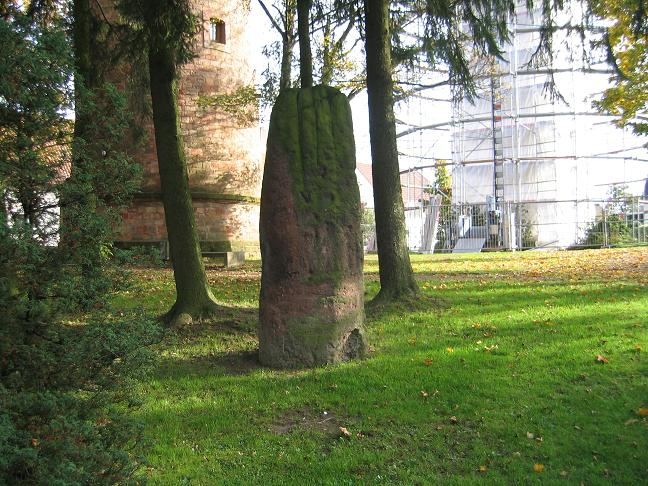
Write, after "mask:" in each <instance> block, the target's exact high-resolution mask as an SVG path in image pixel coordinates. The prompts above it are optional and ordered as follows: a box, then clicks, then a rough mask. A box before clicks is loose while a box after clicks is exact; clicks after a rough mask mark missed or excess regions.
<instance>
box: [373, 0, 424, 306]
mask: <svg viewBox="0 0 648 486" xmlns="http://www.w3.org/2000/svg"><path fill="white" fill-rule="evenodd" d="M365 29H366V40H365V51H366V56H367V97H368V100H369V136H370V141H371V159H372V175H373V186H374V187H373V188H374V205H375V214H376V240H377V244H378V260H379V264H380V292H379V293H378V295H377V296H376V298H375V299H374V300H375V301H376V302H387V301H392V300H397V299H400V298H402V297H406V296H408V295H412V294H413V293H416V292H417V285H416V282H415V280H414V276H413V273H412V265H411V263H410V259H409V252H408V249H407V238H406V234H407V233H406V226H405V209H404V206H403V196H402V189H401V183H400V174H399V166H398V148H397V145H396V122H395V117H394V94H393V82H392V63H391V51H390V34H389V2H388V1H387V0H365Z"/></svg>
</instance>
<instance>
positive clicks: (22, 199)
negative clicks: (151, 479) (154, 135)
mask: <svg viewBox="0 0 648 486" xmlns="http://www.w3.org/2000/svg"><path fill="white" fill-rule="evenodd" d="M12 5H13V3H12V2H10V3H9V4H2V5H0V13H2V15H3V22H0V43H1V44H2V45H3V46H5V49H6V52H11V56H3V57H2V58H0V112H2V114H3V119H2V125H1V126H0V309H2V320H1V321H0V484H36V485H38V484H43V485H66V484H75V485H76V484H88V485H90V484H92V485H95V484H125V483H133V482H137V481H139V479H138V477H137V472H138V471H139V468H140V464H141V459H140V458H139V457H138V455H137V452H136V451H137V448H138V447H139V444H140V442H141V440H140V439H141V429H140V428H139V427H138V426H137V424H135V423H134V422H133V420H132V418H131V416H130V414H129V411H130V409H131V408H132V406H133V405H134V403H133V401H132V388H133V383H134V380H136V379H138V378H141V376H142V375H143V374H145V373H147V372H148V370H150V368H151V366H152V364H153V355H152V353H151V352H150V351H149V350H148V348H147V346H148V345H149V344H150V343H152V342H154V341H156V340H157V339H158V333H159V330H158V328H157V326H156V325H155V324H154V323H152V322H148V321H146V320H144V319H142V318H138V319H133V320H132V321H129V322H113V321H112V320H111V319H110V318H108V317H106V319H105V322H85V323H83V322H81V323H79V322H75V324H70V323H69V322H68V321H69V320H70V317H74V318H75V319H78V316H80V315H83V314H82V313H81V311H83V310H85V309H96V308H99V307H103V306H105V301H106V298H107V294H108V293H109V292H111V291H112V290H114V289H115V288H116V286H117V285H118V284H120V283H121V282H122V276H121V274H120V272H119V271H117V269H116V268H115V267H114V266H113V265H111V261H110V259H109V258H107V256H108V255H107V254H106V252H105V251H104V250H105V248H107V247H108V246H109V245H110V244H111V241H112V240H113V239H114V234H113V231H112V228H115V227H116V226H117V223H118V221H119V219H118V218H119V213H120V211H121V210H123V208H124V206H125V205H126V204H127V203H128V201H129V198H130V197H131V195H132V192H133V190H134V189H135V187H137V175H138V170H137V167H136V166H135V165H134V164H133V162H132V161H131V160H130V159H129V158H128V157H127V156H126V155H125V154H124V152H123V151H122V150H120V148H119V147H120V145H121V144H122V141H123V140H124V139H125V138H126V132H127V130H128V128H129V118H128V115H127V111H126V110H125V102H124V99H123V97H122V96H121V95H120V94H119V93H118V92H117V90H116V89H115V88H114V87H111V86H109V85H106V86H104V87H102V88H99V89H96V90H94V91H93V92H87V93H86V92H84V93H76V96H74V95H73V93H71V92H70V90H71V79H72V72H73V62H72V56H71V52H70V43H69V39H68V38H67V32H68V30H67V27H68V26H67V24H66V20H65V19H61V18H57V17H56V15H54V16H53V17H47V20H42V21H41V20H37V19H35V18H33V17H30V16H29V15H27V14H25V13H24V11H23V9H22V8H20V7H16V8H14V7H12ZM3 73H11V76H4V75H3ZM72 99H76V103H77V104H76V106H75V107H74V108H75V110H76V111H78V110H81V109H83V110H87V111H89V112H92V114H93V115H94V116H93V117H92V119H93V120H95V122H94V123H95V125H93V126H92V127H87V128H89V129H88V130H86V132H87V133H88V134H89V135H90V138H91V140H89V141H84V140H81V139H80V138H79V137H73V134H72V129H73V127H72V124H71V123H70V121H69V120H67V119H66V118H65V116H64V114H65V111H66V110H69V109H71V102H72ZM72 153H74V159H75V163H74V164H72V166H73V170H72V176H71V177H69V178H68V179H65V178H64V177H63V175H64V174H65V172H66V170H65V169H66V167H68V168H69V166H70V159H71V158H72V156H71V154H72ZM57 202H60V204H57ZM59 206H60V210H61V212H63V214H64V217H63V222H64V223H65V224H64V228H63V230H61V225H60V224H59V223H60V222H59V213H58V207H59ZM59 241H61V243H60V244H57V243H58V242H59Z"/></svg>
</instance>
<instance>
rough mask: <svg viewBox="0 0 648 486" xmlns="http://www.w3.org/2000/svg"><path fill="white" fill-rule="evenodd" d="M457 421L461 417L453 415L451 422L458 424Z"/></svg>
mask: <svg viewBox="0 0 648 486" xmlns="http://www.w3.org/2000/svg"><path fill="white" fill-rule="evenodd" d="M457 422H459V419H457V417H455V416H454V415H453V416H452V417H450V423H451V424H456V423H457Z"/></svg>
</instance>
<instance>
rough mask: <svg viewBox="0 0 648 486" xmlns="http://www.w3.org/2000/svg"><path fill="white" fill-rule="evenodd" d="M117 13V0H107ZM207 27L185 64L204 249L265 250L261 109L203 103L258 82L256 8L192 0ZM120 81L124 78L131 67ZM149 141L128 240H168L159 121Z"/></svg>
mask: <svg viewBox="0 0 648 486" xmlns="http://www.w3.org/2000/svg"><path fill="white" fill-rule="evenodd" d="M99 3H100V4H101V6H102V11H103V13H105V14H106V15H108V16H109V17H111V18H115V17H116V16H117V13H116V12H115V9H114V4H115V1H114V0H100V2H99ZM191 4H192V8H193V11H194V13H195V14H196V15H197V17H198V19H199V23H200V29H199V31H198V33H197V36H196V39H195V40H196V42H195V43H194V47H195V54H196V57H195V58H194V59H193V60H192V61H191V62H189V63H188V64H186V65H184V66H183V67H182V69H181V75H180V81H179V86H178V88H179V95H178V106H179V110H180V114H179V116H180V124H181V128H182V135H183V141H184V145H185V152H186V157H187V167H188V172H189V187H190V190H191V196H192V199H193V206H194V211H195V215H196V225H197V230H198V236H199V239H200V242H201V245H202V247H203V250H211V251H224V250H245V251H248V252H251V253H258V251H259V232H258V226H259V198H260V192H261V178H262V171H263V170H262V161H261V139H260V129H259V123H258V116H257V115H256V114H255V113H256V110H257V108H256V107H255V106H251V107H249V109H250V112H253V111H254V113H252V116H251V117H237V116H235V115H233V114H229V113H228V112H227V111H225V110H223V109H219V108H218V107H217V106H216V107H209V108H204V107H201V106H200V105H199V101H200V97H201V96H205V95H225V94H231V93H234V92H235V91H236V90H237V89H239V88H244V87H248V86H252V85H254V83H255V79H254V71H253V67H252V65H251V55H250V52H249V42H248V14H249V8H248V6H246V5H245V2H239V1H238V0H192V2H191ZM117 76H120V78H119V81H121V80H122V79H123V78H124V75H123V73H122V74H121V75H120V74H117ZM144 128H145V130H146V132H147V133H148V141H147V144H146V146H145V147H144V148H143V149H140V150H137V151H135V152H134V154H133V155H134V157H135V159H136V160H137V161H138V162H139V163H140V164H142V167H143V169H144V180H143V183H142V187H141V188H140V191H139V192H138V193H137V194H136V197H135V200H134V202H133V204H132V206H131V207H130V208H129V209H128V211H127V212H126V213H125V214H124V215H123V224H122V226H121V233H120V243H123V244H160V243H163V242H165V241H166V239H167V230H166V225H165V219H164V208H163V205H162V197H161V196H162V194H161V187H160V176H159V172H158V163H157V155H156V149H155V138H154V136H153V129H152V123H151V122H150V123H148V124H147V126H145V127H144Z"/></svg>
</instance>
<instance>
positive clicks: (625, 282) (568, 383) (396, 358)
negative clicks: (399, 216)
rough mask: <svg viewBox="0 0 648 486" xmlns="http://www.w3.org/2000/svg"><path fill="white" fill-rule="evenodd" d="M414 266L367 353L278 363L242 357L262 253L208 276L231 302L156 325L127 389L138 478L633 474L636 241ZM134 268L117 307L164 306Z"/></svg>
mask: <svg viewBox="0 0 648 486" xmlns="http://www.w3.org/2000/svg"><path fill="white" fill-rule="evenodd" d="M412 259H413V266H414V269H415V271H416V274H417V278H418V280H419V284H420V287H421V298H420V299H419V300H418V301H417V302H412V303H409V304H408V305H401V306H394V307H390V308H384V309H381V310H379V311H372V312H371V313H370V315H369V316H368V318H367V329H368V336H369V338H370V341H371V345H372V347H373V351H372V353H371V355H370V357H369V358H368V359H366V360H364V361H361V362H352V363H346V364H342V365H339V366H331V367H326V368H320V369H315V370H304V371H290V372H288V371H276V370H271V369H267V368H263V367H261V366H259V365H258V364H257V362H256V359H255V349H256V348H257V341H256V338H255V328H256V322H257V321H256V313H257V310H256V305H257V296H258V291H259V276H260V275H259V265H258V262H251V263H248V264H246V266H245V267H244V268H243V269H238V270H217V269H211V270H210V271H209V278H210V283H211V285H212V288H213V291H214V293H215V295H216V296H217V298H218V300H219V301H220V302H221V303H223V304H226V305H228V306H229V307H230V310H228V311H227V313H226V315H223V316H222V318H219V319H216V320H214V321H209V322H202V323H199V324H194V325H193V326H191V327H188V328H184V329H179V330H176V331H174V332H173V333H169V334H168V335H167V337H166V338H165V340H164V342H163V343H161V344H160V345H159V353H160V356H161V364H160V367H159V369H158V371H157V372H156V374H155V376H153V377H152V379H151V380H150V381H148V382H146V383H142V384H141V396H142V399H143V406H142V407H141V408H140V409H139V412H138V416H139V418H140V419H142V420H143V421H144V423H145V425H146V430H147V435H148V437H149V438H150V439H151V448H150V449H149V450H148V452H147V456H148V459H149V461H150V466H149V468H148V471H147V474H148V476H149V478H150V481H151V482H152V483H153V484H169V485H176V484H192V485H194V484H195V485H211V484H264V485H272V484H277V485H279V484H281V485H286V484H299V485H306V484H435V483H442V484H471V483H483V482H487V483H500V484H512V483H524V484H526V483H546V484H553V483H561V482H564V483H565V484H581V483H584V484H588V485H590V484H639V483H642V482H645V481H646V478H648V461H647V460H646V458H647V457H648V455H647V452H646V451H647V450H648V417H646V416H644V415H642V414H641V412H640V409H645V408H648V356H647V354H648V292H647V291H646V285H647V284H648V248H638V249H637V248H635V249H623V250H598V251H579V252H555V253H534V252H524V253H514V254H510V253H509V254H477V255H432V256H420V255H415V256H413V257H412ZM377 269H378V267H377V261H376V258H375V257H371V256H370V257H368V258H367V261H366V277H367V280H366V292H367V298H371V296H372V295H374V294H375V293H376V292H377V290H378V279H377ZM134 272H135V277H136V284H135V286H134V287H133V288H132V289H131V290H130V291H129V292H125V293H122V294H120V295H118V296H117V297H116V298H115V300H114V302H113V306H114V307H115V308H116V309H118V310H119V311H120V312H123V313H125V314H127V313H130V312H133V311H134V310H135V309H136V308H138V307H143V308H144V310H145V312H148V313H158V314H159V313H161V312H163V311H164V310H166V309H167V308H168V307H169V306H170V305H171V303H172V300H173V282H172V274H171V272H170V271H169V270H168V269H157V270H156V269H137V270H135V271H134ZM597 356H600V358H599V359H601V360H603V359H604V360H606V361H607V362H606V363H604V362H601V361H597ZM340 427H344V428H345V429H346V430H348V432H349V435H350V436H349V437H347V436H345V435H344V434H343V433H341V430H340Z"/></svg>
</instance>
